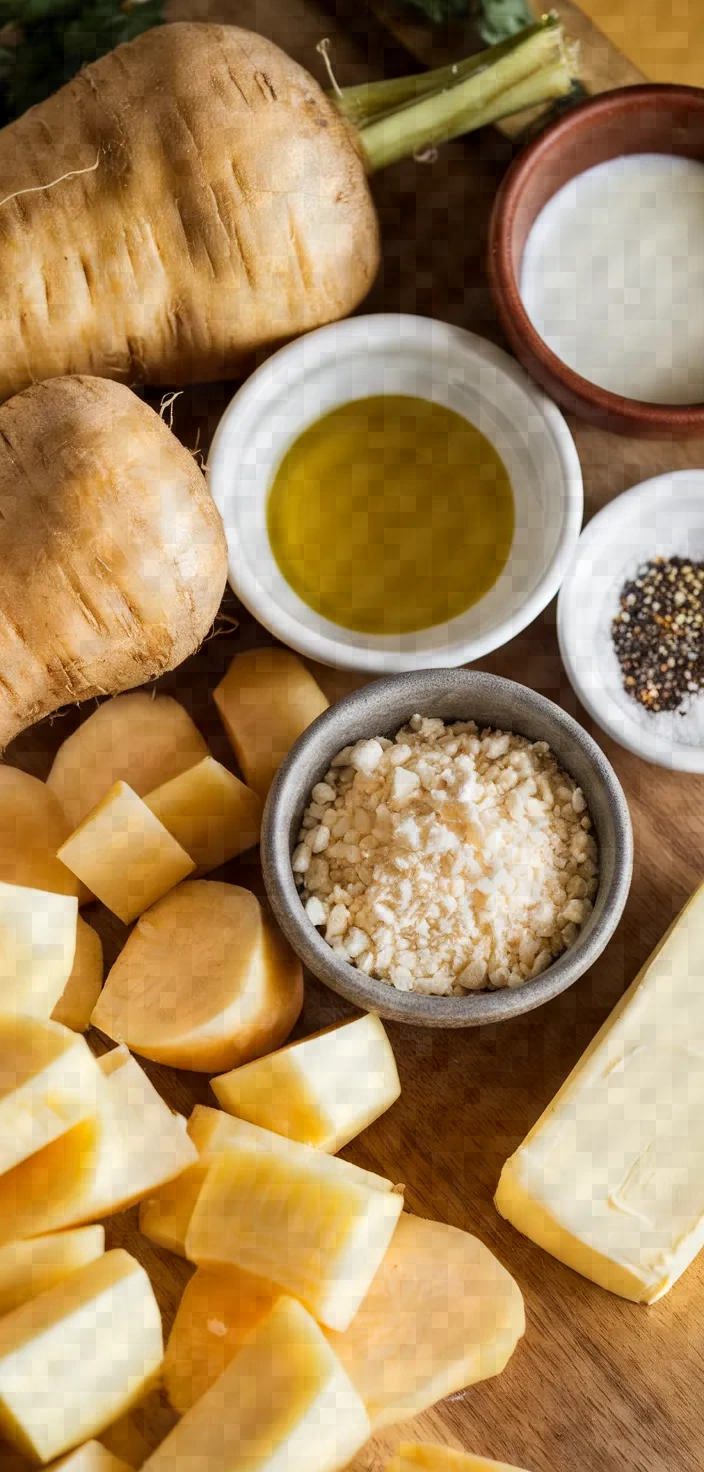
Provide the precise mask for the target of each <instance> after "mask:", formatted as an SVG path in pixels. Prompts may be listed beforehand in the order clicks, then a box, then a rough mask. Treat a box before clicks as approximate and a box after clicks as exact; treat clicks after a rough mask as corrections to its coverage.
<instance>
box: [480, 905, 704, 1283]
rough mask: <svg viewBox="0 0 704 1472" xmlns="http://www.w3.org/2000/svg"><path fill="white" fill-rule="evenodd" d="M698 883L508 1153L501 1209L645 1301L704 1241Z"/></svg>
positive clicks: (703, 954) (564, 1255) (702, 926)
mask: <svg viewBox="0 0 704 1472" xmlns="http://www.w3.org/2000/svg"><path fill="white" fill-rule="evenodd" d="M703 1058H704V886H701V887H700V888H699V889H698V890H697V891H696V893H695V894H694V895H693V896H692V898H691V899H690V901H689V903H688V904H687V905H686V906H685V908H684V910H683V911H682V913H681V914H680V915H679V916H678V918H677V920H676V921H675V922H674V924H673V925H672V926H671V927H670V929H669V931H668V932H667V933H666V935H665V936H664V937H663V939H662V941H661V942H660V944H659V946H658V947H657V948H656V950H655V951H654V952H653V954H652V956H651V957H650V958H649V960H648V961H647V962H646V963H645V965H644V966H643V968H642V969H641V971H640V972H639V974H638V976H637V977H636V979H635V981H634V982H633V984H632V986H631V987H630V988H629V990H628V991H627V992H626V993H625V995H624V997H623V998H622V999H621V1001H620V1002H619V1003H618V1005H617V1006H616V1007H615V1009H614V1011H613V1012H612V1013H611V1015H610V1017H608V1018H607V1020H606V1022H605V1023H604V1025H603V1027H602V1028H601V1029H600V1031H599V1032H598V1033H597V1035H596V1037H595V1038H594V1040H593V1041H592V1043H591V1044H590V1046H589V1047H588V1048H587V1051H586V1052H585V1053H584V1055H583V1057H582V1058H581V1059H580V1061H579V1063H578V1064H577V1065H576V1067H575V1068H574V1069H573V1070H572V1072H571V1074H570V1075H569V1078H568V1079H567V1080H566V1082H565V1083H564V1084H563V1085H562V1088H561V1089H560V1090H559V1092H558V1093H557V1094H556V1096H555V1098H554V1099H553V1101H552V1103H551V1104H549V1105H548V1108H547V1109H546V1110H545V1112H544V1113H543V1114H542V1115H541V1117H540V1119H539V1120H538V1121H537V1124H535V1125H534V1126H533V1129H532V1130H531V1131H530V1133H529V1134H528V1135H527V1136H526V1139H525V1140H524V1141H523V1144H522V1145H521V1146H520V1147H519V1149H518V1150H517V1151H516V1153H515V1154H514V1155H512V1156H511V1158H510V1159H509V1160H508V1161H507V1162H506V1164H505V1166H504V1168H503V1171H502V1172H501V1179H500V1181H499V1187H498V1190H497V1193H496V1206H497V1209H498V1210H499V1211H500V1212H501V1215H502V1216H504V1217H506V1218H507V1220H508V1221H510V1222H512V1223H513V1225H514V1226H515V1227H517V1228H518V1230H519V1231H520V1232H523V1233H524V1235H525V1236H527V1237H530V1238H531V1240H532V1241H533V1242H536V1243H537V1244H538V1246H539V1247H543V1248H544V1249H545V1250H546V1251H547V1252H550V1253H552V1255H553V1256H554V1257H557V1258H559V1259H560V1261H562V1262H564V1263H566V1264H567V1265H568V1266H569V1267H571V1268H574V1269H575V1271H576V1272H578V1273H582V1275H583V1276H584V1277H586V1278H591V1279H592V1280H593V1282H595V1283H598V1284H599V1285H600V1286H601V1287H602V1288H608V1289H609V1290H610V1291H611V1292H612V1293H618V1294H620V1295H621V1296H622V1297H623V1298H628V1299H631V1300H633V1301H634V1302H638V1303H654V1302H655V1301H656V1299H658V1298H661V1297H662V1295H663V1294H664V1293H667V1292H668V1290H669V1289H670V1288H671V1287H672V1285H673V1283H675V1282H676V1281H677V1279H678V1278H679V1276H680V1274H681V1273H683V1272H684V1270H685V1268H686V1267H688V1265H689V1263H690V1262H691V1261H692V1259H693V1258H694V1257H695V1256H696V1254H697V1253H698V1252H699V1250H700V1248H701V1247H702V1245H704V1153H703V1152H702V1148H701V1140H700V1136H701V1121H702V1115H703V1114H704V1069H703V1068H702V1059H703Z"/></svg>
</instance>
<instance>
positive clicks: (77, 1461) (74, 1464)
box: [49, 1441, 133, 1472]
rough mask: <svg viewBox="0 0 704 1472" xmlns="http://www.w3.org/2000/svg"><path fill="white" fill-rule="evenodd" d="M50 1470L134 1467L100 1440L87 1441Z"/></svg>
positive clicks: (103, 1471) (116, 1471)
mask: <svg viewBox="0 0 704 1472" xmlns="http://www.w3.org/2000/svg"><path fill="white" fill-rule="evenodd" d="M49 1472H133V1469H132V1468H131V1467H128V1465H127V1462H123V1461H122V1458H121V1457H115V1456H113V1454H112V1452H109V1451H108V1449H107V1447H105V1446H102V1444H101V1443H100V1442H99V1441H87V1442H86V1443H85V1445H84V1446H79V1447H78V1450H77V1451H75V1452H69V1453H68V1455H67V1456H65V1457H62V1458H61V1460H60V1461H58V1462H54V1464H53V1466H52V1467H51V1468H50V1469H49Z"/></svg>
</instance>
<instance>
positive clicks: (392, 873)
mask: <svg viewBox="0 0 704 1472" xmlns="http://www.w3.org/2000/svg"><path fill="white" fill-rule="evenodd" d="M292 868H293V871H294V874H295V877H296V883H297V884H298V886H299V889H300V890H301V897H302V900H303V902H304V904H305V908H306V914H307V916H308V919H309V920H310V921H311V924H313V925H316V926H319V927H324V935H325V939H326V940H327V941H328V942H329V943H330V945H331V946H332V947H333V949H334V951H335V952H336V954H338V955H340V956H341V957H343V958H344V959H345V960H347V961H349V962H351V963H352V964H353V965H356V966H357V967H358V968H359V970H360V971H363V972H364V973H365V974H366V975H367V976H374V977H377V978H378V979H379V980H382V981H387V982H389V983H390V985H392V986H395V987H397V988H398V989H399V990H401V991H419V992H426V993H427V994H428V995H437V996H443V995H444V996H447V995H451V994H455V995H461V994H463V993H464V992H467V991H478V990H481V989H483V988H496V987H516V986H522V985H523V984H524V983H525V982H526V981H528V980H530V979H531V978H532V977H535V976H539V975H540V973H541V972H542V971H544V970H545V969H546V968H547V967H548V966H550V965H551V964H552V962H553V961H554V960H555V959H556V958H557V957H558V956H559V955H560V954H561V953H562V952H563V951H564V950H565V949H566V948H567V947H568V946H570V945H573V944H574V941H575V940H576V938H577V936H578V934H579V930H580V928H581V926H583V925H584V924H585V923H586V921H587V920H588V918H589V915H590V914H591V909H592V901H593V899H594V895H595V894H596V890H597V883H598V872H599V870H598V854H597V846H596V843H595V840H594V837H593V835H592V833H591V819H590V817H589V814H588V812H587V804H586V799H585V797H584V794H583V792H582V791H581V788H579V787H578V786H577V785H576V783H575V782H573V781H572V779H571V778H570V777H568V776H567V774H566V773H565V772H563V771H562V770H561V769H560V767H559V766H558V765H557V761H556V759H555V757H554V755H553V753H552V752H551V750H550V748H549V746H548V745H547V743H546V742H544V741H538V742H530V741H528V740H527V739H526V738H525V737H523V736H516V735H514V734H512V733H509V732H506V731H492V730H484V731H480V730H479V729H478V728H477V726H476V725H475V724H474V722H472V721H457V722H455V723H454V724H452V725H449V726H447V725H445V723H444V722H443V721H441V720H439V719H438V718H436V717H432V716H421V715H416V716H413V717H412V718H411V720H410V721H409V723H408V725H407V726H405V727H404V728H403V729H402V730H400V731H399V732H398V734H397V736H396V739H395V741H393V742H392V741H389V740H388V738H386V737H381V736H379V737H372V738H370V739H369V740H364V741H358V742H357V743H356V745H355V746H349V747H345V749H344V751H341V752H339V753H338V755H337V756H336V757H334V758H333V760H332V761H331V763H330V768H329V770H328V771H327V772H326V774H325V778H324V780H323V781H321V782H317V783H316V785H315V787H314V788H313V791H312V793H311V802H310V803H309V805H308V807H307V809H306V813H305V815H304V817H303V819H302V823H301V829H300V832H299V835H298V846H297V847H296V849H295V850H294V854H293V858H292Z"/></svg>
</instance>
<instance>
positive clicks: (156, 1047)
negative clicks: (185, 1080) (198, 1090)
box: [93, 879, 303, 1073]
mask: <svg viewBox="0 0 704 1472" xmlns="http://www.w3.org/2000/svg"><path fill="white" fill-rule="evenodd" d="M165 977H168V985H165V984H164V978H165ZM302 1002H303V971H302V967H301V963H300V961H299V960H298V958H297V956H295V955H294V953H293V951H292V950H291V948H290V946H289V945H288V943H287V941H285V940H284V938H283V936H282V935H281V934H280V932H279V931H278V930H277V929H276V926H275V925H274V923H273V921H272V920H271V919H270V918H269V916H268V915H267V913H266V912H265V911H264V910H263V908H262V906H261V905H260V903H259V900H258V899H257V898H256V896H255V895H253V894H251V893H250V891H249V890H248V889H241V888H240V887H239V886H238V885H235V884H223V883H221V882H220V881H218V880H203V879H196V880H191V881H189V882H188V883H187V884H182V885H180V886H179V888H178V889H176V890H174V892H173V894H169V895H166V897H165V898H164V899H162V900H160V901H159V903H158V904H156V905H153V906H152V908H151V909H150V910H149V912H148V913H147V914H146V915H143V916H142V918H141V919H140V920H139V922H138V923H137V925H136V926H135V928H134V930H133V931H132V934H131V935H130V937H129V939H128V940H127V943H126V945H125V947H124V949H123V951H122V953H121V954H120V955H119V956H118V958H117V960H116V962H115V965H114V966H113V968H112V970H111V972H110V974H109V976H108V979H107V981H106V983H105V986H104V987H103V990H102V992H101V995H100V997H99V999H98V1003H97V1006H96V1008H95V1011H94V1012H93V1023H94V1025H95V1026H96V1027H99V1028H100V1030H101V1032H105V1033H107V1035H108V1037H111V1038H115V1039H116V1040H118V1041H120V1042H125V1043H127V1044H128V1046H129V1047H130V1048H132V1049H133V1050H134V1052H135V1053H141V1054H142V1055H143V1056H144V1057H145V1058H151V1059H153V1060H154V1061H155V1062H156V1063H169V1064H172V1065H173V1066H174V1067H175V1068H190V1069H194V1070H196V1071H200V1072H206V1073H212V1072H215V1071H217V1070H218V1069H222V1068H230V1067H233V1066H234V1064H236V1063H245V1062H248V1061H249V1060H250V1059H251V1058H257V1057H259V1056H260V1054H261V1053H265V1052H267V1051H268V1049H269V1048H275V1047H278V1046H279V1044H280V1043H282V1042H283V1041H284V1039H285V1038H286V1037H287V1036H288V1034H289V1032H290V1031H291V1028H292V1027H293V1025H294V1023H295V1021H296V1018H297V1017H298V1014H299V1012H300V1010H301V1006H302Z"/></svg>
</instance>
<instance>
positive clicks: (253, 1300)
mask: <svg viewBox="0 0 704 1472" xmlns="http://www.w3.org/2000/svg"><path fill="white" fill-rule="evenodd" d="M281 1296H282V1292H281V1289H280V1288H277V1287H276V1286H275V1284H274V1283H269V1282H267V1280H266V1278H255V1277H254V1276H253V1274H252V1273H243V1272H240V1270H239V1269H238V1268H221V1269H220V1270H219V1271H217V1272H208V1271H207V1270H206V1269H205V1268H198V1270H197V1271H196V1272H195V1273H194V1274H193V1277H192V1278H191V1279H190V1281H189V1282H188V1283H187V1284H186V1288H185V1291H184V1294H183V1297H182V1299H181V1302H180V1304H179V1307H178V1313H177V1314H176V1318H175V1320H174V1326H173V1329H172V1330H171V1335H170V1337H169V1342H168V1345H167V1347H166V1355H165V1358H164V1372H163V1373H164V1386H165V1388H166V1394H167V1395H168V1397H169V1400H170V1402H171V1404H172V1406H173V1407H174V1410H176V1411H178V1412H179V1414H180V1415H183V1413H184V1411H187V1410H189V1408H190V1407H191V1406H192V1405H193V1404H194V1403H195V1401H197V1400H199V1399H200V1397H201V1395H205V1392H206V1390H209V1389H210V1386H211V1385H212V1384H213V1383H214V1381H215V1380H217V1379H218V1376H220V1375H222V1374H223V1371H225V1370H226V1369H227V1366H228V1365H229V1363H230V1360H232V1359H234V1357H235V1355H236V1354H238V1353H239V1351H240V1349H241V1348H242V1345H243V1344H244V1341H245V1339H247V1338H248V1336H249V1335H250V1334H251V1333H252V1330H253V1329H256V1327H257V1325H258V1324H260V1323H261V1321H262V1319H265V1318H266V1317H267V1314H269V1313H271V1310H272V1308H273V1307H274V1304H275V1303H276V1302H277V1300H278V1299H279V1298H281Z"/></svg>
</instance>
